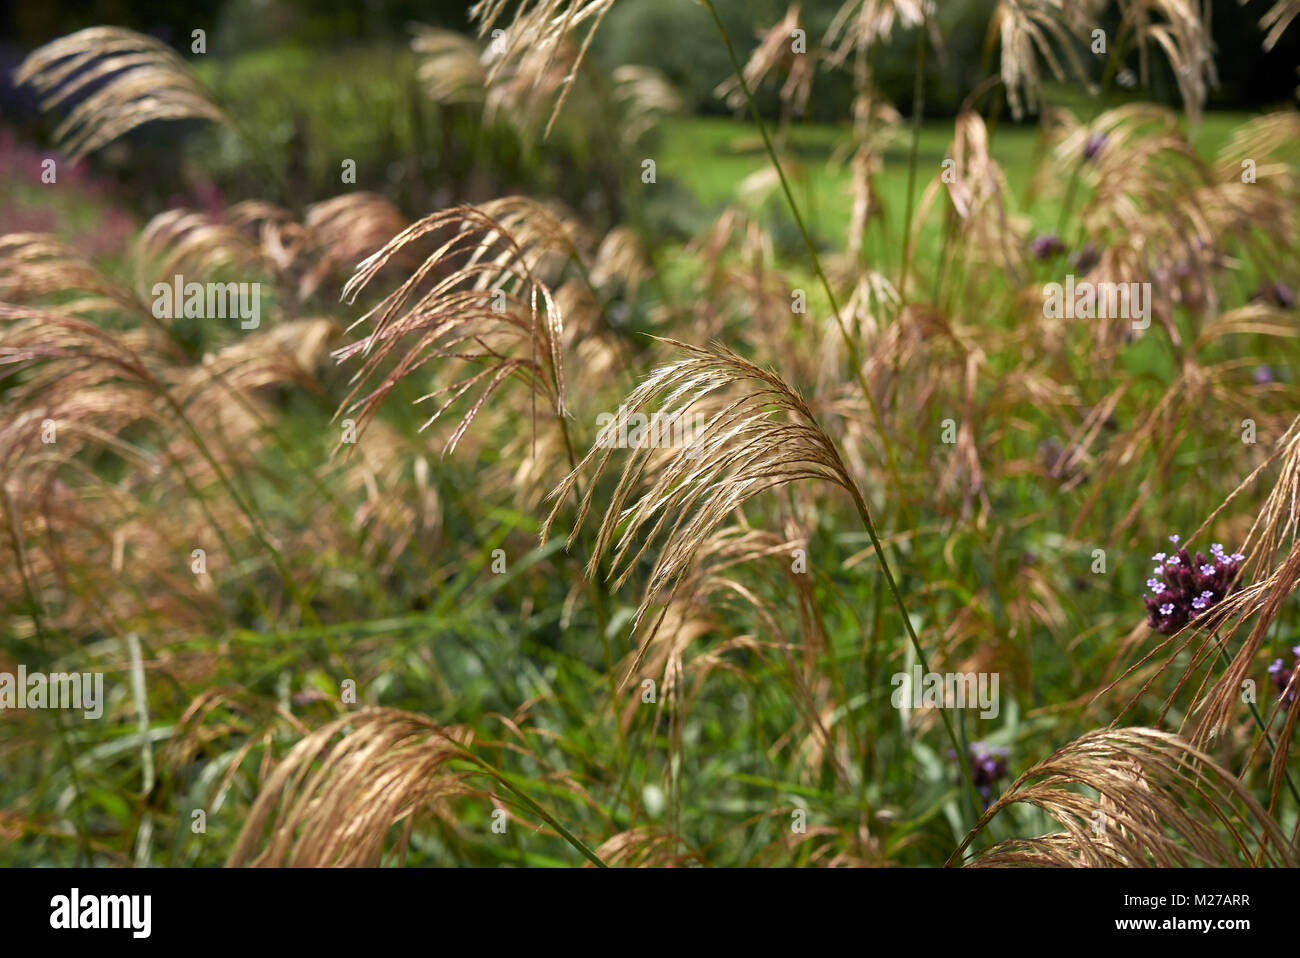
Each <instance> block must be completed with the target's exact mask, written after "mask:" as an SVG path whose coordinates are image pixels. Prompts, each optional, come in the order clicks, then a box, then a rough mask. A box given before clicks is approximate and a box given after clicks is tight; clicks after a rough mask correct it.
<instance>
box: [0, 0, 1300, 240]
mask: <svg viewBox="0 0 1300 958" xmlns="http://www.w3.org/2000/svg"><path fill="white" fill-rule="evenodd" d="M716 6H717V8H718V10H719V13H720V15H721V16H722V18H723V20H724V21H725V22H726V24H727V27H728V29H729V31H730V32H731V35H732V36H733V37H734V38H735V41H736V43H737V46H738V50H737V53H738V55H739V56H740V58H741V60H742V62H743V61H744V60H745V59H746V57H747V56H748V55H749V53H750V51H751V50H752V49H753V47H754V46H755V44H756V43H757V38H756V36H755V30H754V28H753V25H754V24H774V23H777V22H778V21H780V19H781V18H782V16H783V15H784V13H785V11H786V9H787V6H788V5H787V3H786V2H785V0H719V2H718V3H717V4H716ZM838 6H839V2H838V0H807V2H805V3H804V4H803V5H802V11H803V13H802V15H803V22H804V23H805V25H806V28H807V30H808V34H809V39H810V43H811V44H816V43H818V42H819V41H820V40H821V38H822V37H823V36H824V35H825V32H826V28H827V27H828V26H829V24H830V22H831V19H832V17H833V16H834V14H835V11H836V9H837V8H838ZM993 6H994V0H946V2H944V3H941V4H939V5H938V12H937V20H936V24H935V26H936V31H935V32H936V34H937V35H938V36H939V37H941V38H942V48H941V51H940V55H938V56H932V57H930V58H929V60H928V64H927V78H926V89H925V97H926V104H925V109H926V115H927V117H935V118H937V117H951V116H952V115H954V114H955V113H956V111H957V110H958V108H959V107H960V105H961V102H962V100H963V98H964V97H965V96H966V95H967V94H968V93H969V91H970V90H971V89H972V88H973V87H974V86H975V85H976V84H977V83H978V81H979V78H980V77H981V76H982V75H985V74H986V73H987V72H988V70H989V69H990V67H991V61H990V60H989V57H988V55H987V51H986V49H985V48H986V40H987V37H986V31H987V24H988V23H989V17H990V13H991V11H992V9H993ZM1255 6H1259V4H1255ZM468 7H469V4H467V3H465V2H446V0H439V2H414V0H365V2H363V0H355V2H344V0H328V2H311V0H198V2H195V3H190V4H186V5H184V7H183V8H182V7H178V6H177V5H175V4H170V3H163V2H156V0H146V2H120V0H118V2H114V0H92V2H86V3H65V2H58V0H56V2H50V3H39V4H29V3H19V4H10V5H8V6H7V7H6V8H5V9H4V10H3V11H0V74H2V76H0V108H2V109H0V115H3V118H4V120H3V122H4V126H5V127H6V128H8V129H10V130H11V131H12V132H13V133H15V134H16V135H17V136H18V137H19V138H20V139H24V140H27V141H29V142H45V143H48V142H49V141H50V136H49V134H50V132H51V129H52V126H53V124H54V123H55V122H57V118H56V116H50V115H44V116H43V115H42V114H40V113H39V111H38V110H37V105H36V102H35V98H34V96H33V95H32V94H31V93H30V92H29V91H18V90H15V89H14V87H13V83H12V77H11V73H12V70H13V68H14V67H15V66H16V65H17V64H18V63H19V62H20V61H21V59H22V57H23V56H24V55H25V54H26V53H28V52H30V50H32V49H33V48H35V47H36V46H39V45H40V44H42V43H45V42H47V41H48V40H50V39H53V38H54V37H56V36H59V35H61V34H64V33H69V32H71V31H73V30H75V29H80V28H82V27H87V26H93V25H97V24H114V25H117V26H123V27H128V28H131V29H134V30H138V31H140V32H142V33H146V34H149V35H152V36H155V37H158V38H159V39H161V40H163V41H165V42H167V43H168V44H170V45H172V46H173V47H174V48H176V49H177V50H178V51H179V52H180V53H182V55H184V56H186V57H187V58H188V59H190V60H191V61H192V62H193V63H194V65H195V67H196V69H197V70H198V71H199V74H200V76H201V78H202V79H203V80H204V82H205V83H206V84H208V85H209V86H210V88H211V89H212V91H213V93H214V94H215V95H216V96H217V98H218V100H219V102H221V103H224V104H228V105H229V106H230V107H231V112H232V113H233V114H235V115H237V116H239V117H240V118H241V123H242V124H243V125H244V126H245V127H246V129H247V132H248V133H249V134H251V137H250V139H251V140H252V141H254V142H256V144H257V151H256V152H257V154H258V155H255V156H250V155H249V147H248V146H247V145H246V144H245V143H243V142H242V141H241V140H240V139H239V138H237V137H235V136H233V135H231V134H230V133H229V132H228V131H219V130H212V129H209V128H207V127H206V126H204V125H203V124H199V123H185V122H181V123H172V124H149V125H147V126H146V127H145V128H143V129H140V130H136V131H134V132H133V133H132V134H131V135H129V136H128V137H126V138H125V139H124V140H122V141H120V142H119V143H117V144H115V145H114V147H113V149H111V150H106V151H103V152H102V153H101V154H99V155H97V156H95V157H92V158H91V163H92V164H94V166H93V169H94V171H95V172H96V174H98V175H101V176H103V177H105V178H107V179H108V180H110V181H113V182H116V183H117V184H119V186H120V187H121V188H122V195H123V196H124V197H129V198H130V202H131V203H132V204H134V205H136V206H137V207H138V210H137V212H139V213H141V214H142V215H152V214H153V213H156V212H157V211H158V210H160V209H163V208H166V207H167V206H169V205H175V204H176V202H177V201H178V199H182V198H183V199H184V200H185V201H186V202H189V203H191V204H193V203H194V202H195V200H196V199H198V200H202V199H205V198H207V199H209V200H211V199H212V198H213V197H216V196H219V195H225V194H231V195H241V196H242V195H248V194H250V193H256V194H258V195H262V196H265V197H267V198H268V199H271V200H277V201H280V202H283V203H287V204H290V205H294V204H301V203H302V202H305V201H306V200H307V198H309V197H318V196H322V195H328V194H331V193H334V192H338V187H339V184H340V175H339V173H340V165H341V163H342V161H343V160H344V159H351V160H354V161H355V163H356V168H357V169H356V187H355V188H356V189H365V190H372V191H376V192H380V193H383V194H384V195H386V196H387V197H388V198H389V199H391V200H393V201H394V202H396V203H397V204H398V205H399V206H400V207H401V208H402V209H403V210H404V211H405V212H407V213H411V214H420V213H424V212H427V211H428V210H430V209H434V208H437V207H439V206H442V205H445V204H446V203H447V202H449V201H452V200H455V201H469V202H474V201H478V200H482V199H484V198H487V197H490V196H499V195H502V194H503V193H507V192H512V191H521V192H533V193H542V194H547V195H552V196H555V197H556V198H557V199H560V200H563V201H564V202H565V203H566V204H568V205H569V206H570V207H571V208H573V209H576V210H579V211H581V212H582V213H583V214H584V215H586V216H588V217H594V218H595V220H596V221H597V222H598V223H602V224H603V225H609V224H611V223H613V222H617V221H618V220H619V219H620V217H621V214H622V213H623V212H624V211H623V210H622V200H621V196H620V186H621V184H620V177H619V175H618V174H617V173H616V172H614V171H613V170H611V169H609V164H608V155H609V151H608V150H607V149H605V147H606V146H607V144H605V143H602V142H601V134H602V132H603V128H593V127H591V126H590V125H589V124H582V125H579V124H574V123H568V124H561V127H560V128H559V129H558V130H557V131H555V132H554V133H553V134H552V136H551V137H550V139H549V140H548V141H547V142H546V143H545V156H546V161H545V162H543V161H542V160H541V158H540V157H541V151H540V150H539V149H538V145H537V142H536V140H535V139H534V138H531V137H528V136H522V135H520V134H519V132H518V131H517V130H516V129H513V128H512V127H511V124H510V123H509V122H507V120H508V118H503V117H498V118H497V121H496V122H493V123H492V124H490V125H485V124H484V122H483V119H482V111H481V110H480V108H479V107H478V106H477V105H459V104H452V105H448V104H438V103H434V102H431V100H430V99H429V98H428V97H427V96H425V95H423V94H422V92H421V89H420V84H419V82H418V79H417V77H416V73H415V70H416V63H415V58H414V56H413V55H412V53H411V50H410V39H411V27H412V25H413V24H424V25H429V26H434V27H439V28H443V29H451V30H457V31H462V32H464V33H466V34H468V33H469V32H470V23H469V18H468V14H467V10H468ZM1212 7H1213V13H1214V15H1213V17H1212V22H1213V24H1214V36H1215V41H1216V44H1217V47H1218V50H1219V56H1218V61H1217V66H1218V69H1219V73H1220V85H1219V87H1218V88H1217V89H1215V90H1213V91H1211V94H1210V99H1209V104H1208V105H1209V106H1210V107H1211V108H1216V107H1217V108H1222V109H1255V108H1264V107H1267V106H1270V105H1277V104H1278V103H1281V102H1285V101H1287V100H1289V99H1290V98H1291V96H1292V93H1293V90H1294V89H1295V87H1296V84H1297V81H1298V80H1300V78H1298V77H1297V75H1296V64H1297V63H1300V31H1289V32H1287V33H1286V34H1284V35H1283V37H1282V40H1281V42H1280V43H1279V44H1278V45H1277V46H1276V47H1275V48H1274V49H1273V50H1271V51H1269V52H1267V53H1265V52H1263V51H1261V49H1260V32H1259V28H1258V26H1257V23H1256V20H1257V14H1258V13H1259V11H1254V10H1247V11H1245V12H1243V10H1242V9H1241V8H1240V7H1239V5H1238V3H1237V2H1236V0H1216V2H1214V3H1213V4H1212ZM1252 13H1253V14H1256V15H1254V16H1252V15H1251V14H1252ZM195 29H203V30H204V31H205V32H206V42H207V54H208V56H207V57H206V58H205V57H204V56H196V55H193V54H192V53H191V51H190V46H191V33H192V31H193V30H195ZM1109 32H1110V34H1111V35H1113V32H1114V31H1113V29H1112V30H1111V31H1109ZM899 37H900V38H896V40H895V42H893V43H890V44H887V45H883V46H881V47H880V48H879V49H878V50H877V52H876V54H875V56H876V59H877V62H875V63H874V64H873V69H874V72H875V77H876V81H877V84H878V86H879V88H880V90H881V91H882V92H883V94H884V96H885V98H886V99H887V100H888V101H890V102H891V103H893V104H895V105H896V106H897V107H898V109H899V110H900V111H901V112H902V113H903V114H904V115H905V116H906V115H908V114H909V113H910V111H911V107H912V96H913V81H912V70H913V66H914V64H913V57H912V52H911V51H912V46H913V44H912V43H911V42H910V41H909V40H907V39H906V31H904V32H902V33H900V35H899ZM1101 62H1102V61H1101V60H1100V58H1098V60H1097V63H1098V64H1100V63H1101ZM593 63H594V67H595V69H592V70H591V71H590V72H591V74H592V75H593V76H601V75H607V74H608V72H609V71H610V70H611V69H613V68H614V67H617V66H619V65H623V64H639V65H645V66H650V67H653V68H655V69H657V70H659V71H661V72H662V73H663V74H664V75H665V76H666V77H667V78H668V79H669V80H670V81H671V82H672V83H673V84H674V86H675V87H676V89H677V91H678V92H679V93H680V95H681V97H682V100H683V103H684V105H685V108H686V109H687V111H688V112H690V113H693V114H696V115H725V114H727V113H728V112H729V111H728V108H727V105H726V104H725V103H724V102H723V100H722V99H721V98H720V97H718V96H716V95H715V93H714V90H715V88H716V86H717V84H718V83H719V82H721V81H722V80H724V79H726V77H727V76H728V75H729V73H730V67H729V64H728V61H727V54H726V51H725V49H724V48H723V47H722V45H721V44H719V43H718V42H717V38H716V33H715V30H714V29H713V25H712V23H711V22H710V18H709V15H708V13H707V12H706V11H705V9H704V8H703V7H702V6H700V5H699V4H698V3H694V2H692V0H620V2H619V3H617V4H615V5H614V7H613V9H612V11H611V12H610V14H609V16H608V18H607V22H606V23H604V24H602V27H601V29H600V30H599V31H598V33H597V36H596V42H595V46H594V48H593ZM1135 65H1136V64H1135ZM1151 67H1152V76H1151V82H1150V86H1149V88H1146V89H1142V90H1134V91H1132V96H1133V97H1134V98H1136V97H1138V96H1141V97H1142V98H1143V99H1153V100H1155V101H1157V102H1164V103H1167V104H1169V105H1176V104H1177V102H1178V94H1177V89H1176V86H1175V84H1174V83H1173V80H1172V78H1171V76H1170V75H1169V67H1168V65H1167V64H1166V63H1165V62H1164V61H1163V60H1162V59H1160V58H1153V60H1152V64H1151ZM1098 69H1100V66H1098ZM778 86H779V85H778V84H774V83H768V84H764V85H763V86H762V87H761V88H760V90H759V91H757V93H758V101H759V105H760V107H761V108H762V109H763V110H764V111H765V112H767V113H769V114H770V115H773V116H775V115H776V114H777V113H778V112H779V102H778V97H777V87H778ZM852 96H853V89H852V78H851V76H850V75H849V71H847V70H820V71H819V72H818V74H817V76H816V79H815V81H814V85H813V92H812V96H811V98H810V101H809V105H808V110H807V116H806V117H805V118H804V119H806V120H808V121H821V122H841V123H842V122H845V119H846V118H847V117H848V116H849V115H850V104H851V100H852ZM1027 119H1028V120H1029V121H1032V120H1033V118H1032V117H1031V118H1027ZM195 134H197V135H195ZM270 171H287V173H285V174H284V175H283V176H282V177H280V176H279V174H273V173H272V172H270ZM259 177H260V180H261V181H260V182H259V180H258V178H259ZM680 199H681V198H680V197H678V198H677V200H678V201H679V200H680ZM677 205H680V203H677ZM653 213H654V211H649V215H653ZM683 228H686V227H683Z"/></svg>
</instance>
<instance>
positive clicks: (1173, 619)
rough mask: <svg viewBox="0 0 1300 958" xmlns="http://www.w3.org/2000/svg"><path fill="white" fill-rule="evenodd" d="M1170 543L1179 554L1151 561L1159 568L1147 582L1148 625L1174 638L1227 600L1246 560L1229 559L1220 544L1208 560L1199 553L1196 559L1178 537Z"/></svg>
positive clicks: (1161, 555)
mask: <svg viewBox="0 0 1300 958" xmlns="http://www.w3.org/2000/svg"><path fill="white" fill-rule="evenodd" d="M1169 541H1170V542H1172V543H1173V544H1174V548H1175V549H1177V550H1178V551H1177V552H1174V553H1173V554H1171V555H1166V554H1165V553H1163V552H1157V553H1156V554H1155V555H1153V556H1152V557H1151V559H1152V561H1154V562H1155V563H1157V565H1156V567H1155V570H1154V571H1153V572H1152V577H1151V578H1150V579H1147V588H1148V589H1150V590H1151V594H1150V595H1149V596H1147V597H1146V606H1147V612H1148V613H1150V617H1149V618H1148V619H1147V625H1149V626H1151V628H1153V629H1155V630H1156V631H1157V632H1160V633H1162V634H1164V635H1173V634H1174V633H1175V632H1177V631H1178V630H1179V629H1181V628H1182V627H1183V626H1185V625H1186V624H1187V623H1188V622H1190V621H1192V619H1195V618H1196V617H1197V616H1200V615H1204V614H1205V613H1206V612H1208V611H1209V610H1210V609H1211V608H1213V607H1214V605H1215V604H1216V603H1217V602H1218V601H1219V600H1220V599H1222V598H1223V597H1224V596H1226V595H1227V594H1228V590H1229V589H1230V588H1231V587H1232V583H1233V581H1234V580H1235V579H1236V578H1237V573H1238V572H1240V571H1241V563H1242V560H1243V559H1245V558H1246V557H1245V556H1244V555H1242V554H1241V553H1240V552H1235V553H1233V554H1232V555H1228V554H1227V553H1226V552H1224V551H1223V546H1221V545H1219V543H1217V542H1216V543H1215V544H1214V545H1212V546H1210V556H1209V558H1206V557H1205V556H1204V555H1202V554H1201V553H1199V552H1198V553H1196V556H1195V558H1193V557H1192V556H1191V555H1190V554H1189V553H1188V551H1187V549H1186V548H1183V547H1180V546H1179V545H1178V536H1170V537H1169Z"/></svg>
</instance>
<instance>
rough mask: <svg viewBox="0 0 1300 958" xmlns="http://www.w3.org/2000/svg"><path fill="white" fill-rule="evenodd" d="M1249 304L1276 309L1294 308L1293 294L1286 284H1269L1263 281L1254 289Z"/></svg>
mask: <svg viewBox="0 0 1300 958" xmlns="http://www.w3.org/2000/svg"><path fill="white" fill-rule="evenodd" d="M1251 302H1255V303H1265V304H1267V305H1269V306H1276V307H1277V308H1278V309H1291V308H1293V307H1294V306H1295V294H1294V293H1292V292H1291V287H1290V286H1288V285H1287V284H1286V283H1270V282H1268V281H1267V280H1265V281H1264V282H1262V283H1260V284H1259V286H1257V287H1256V288H1255V295H1254V296H1252V297H1251Z"/></svg>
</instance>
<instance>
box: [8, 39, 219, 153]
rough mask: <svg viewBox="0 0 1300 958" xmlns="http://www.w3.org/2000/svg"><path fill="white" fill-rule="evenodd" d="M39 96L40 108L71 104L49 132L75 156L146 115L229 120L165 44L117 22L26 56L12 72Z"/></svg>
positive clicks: (108, 140)
mask: <svg viewBox="0 0 1300 958" xmlns="http://www.w3.org/2000/svg"><path fill="white" fill-rule="evenodd" d="M14 80H15V82H16V83H17V84H18V85H19V86H22V85H30V86H32V87H34V88H35V89H36V91H37V92H38V93H39V94H40V95H41V108H42V109H46V110H48V109H51V108H53V107H56V106H59V105H60V104H64V103H69V102H72V101H74V100H75V99H76V98H77V97H78V96H79V95H81V99H80V101H79V102H77V103H76V106H74V107H73V108H72V110H71V112H69V114H68V115H67V117H66V118H65V119H64V120H63V122H62V123H60V124H59V126H58V128H57V129H56V130H55V131H54V139H55V141H56V142H57V143H58V144H59V145H60V146H61V147H62V148H63V149H65V150H67V152H68V154H69V156H70V157H71V158H72V159H74V160H76V159H79V158H80V157H83V156H85V155H86V154H88V153H93V152H94V151H95V150H98V149H100V148H101V147H103V146H105V145H107V144H109V143H111V142H112V141H113V140H115V139H117V138H118V137H120V136H121V135H122V134H124V133H127V132H129V131H131V130H133V129H135V128H136V127H138V126H141V125H143V124H145V123H148V122H149V121H150V120H179V119H187V118H196V119H204V120H212V121H213V122H215V123H227V122H228V120H227V117H226V115H225V113H223V112H222V111H221V109H220V108H219V107H218V106H217V105H216V104H215V103H213V102H212V100H211V98H210V97H209V96H208V95H207V93H206V92H205V91H204V90H203V89H202V87H201V86H200V85H199V82H198V80H197V79H195V77H194V74H193V73H191V72H190V69H189V67H188V66H187V65H186V64H185V61H184V60H182V59H181V58H180V57H179V56H177V55H176V52H175V51H174V50H172V49H171V48H170V47H169V46H167V45H166V44H165V43H162V42H161V41H159V40H155V39H154V38H153V37H147V36H145V35H143V34H140V33H135V32H134V31H132V30H124V29H122V28H120V27H90V28H88V29H85V30H79V31H78V32H76V33H70V34H68V35H67V36H65V37H60V38H59V39H57V40H54V41H53V42H51V43H47V44H46V45H45V46H43V47H40V48H39V49H37V50H34V51H32V53H31V54H30V55H29V56H28V57H27V59H26V60H24V61H23V62H22V64H21V65H20V66H19V67H18V70H17V72H16V73H15V74H14Z"/></svg>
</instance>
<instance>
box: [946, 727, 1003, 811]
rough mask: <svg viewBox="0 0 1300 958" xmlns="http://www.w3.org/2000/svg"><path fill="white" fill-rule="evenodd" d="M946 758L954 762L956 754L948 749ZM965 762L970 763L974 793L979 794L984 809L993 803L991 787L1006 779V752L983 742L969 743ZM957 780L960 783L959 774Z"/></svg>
mask: <svg viewBox="0 0 1300 958" xmlns="http://www.w3.org/2000/svg"><path fill="white" fill-rule="evenodd" d="M948 757H949V758H951V759H953V760H954V761H955V760H956V758H957V753H956V752H954V751H953V750H952V749H949V750H948ZM966 760H967V761H968V762H970V772H971V778H972V779H974V781H975V791H977V792H979V794H980V798H981V799H982V800H983V802H984V807H985V808H988V807H989V804H990V803H991V802H992V801H993V786H994V785H996V784H997V783H998V782H999V781H1001V780H1002V779H1004V778H1006V777H1007V750H1006V749H1005V748H1002V747H1001V746H997V745H986V744H985V743H984V742H971V743H970V745H969V746H968V748H967V752H966ZM958 780H959V782H960V774H959V776H958ZM963 787H964V786H963Z"/></svg>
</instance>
